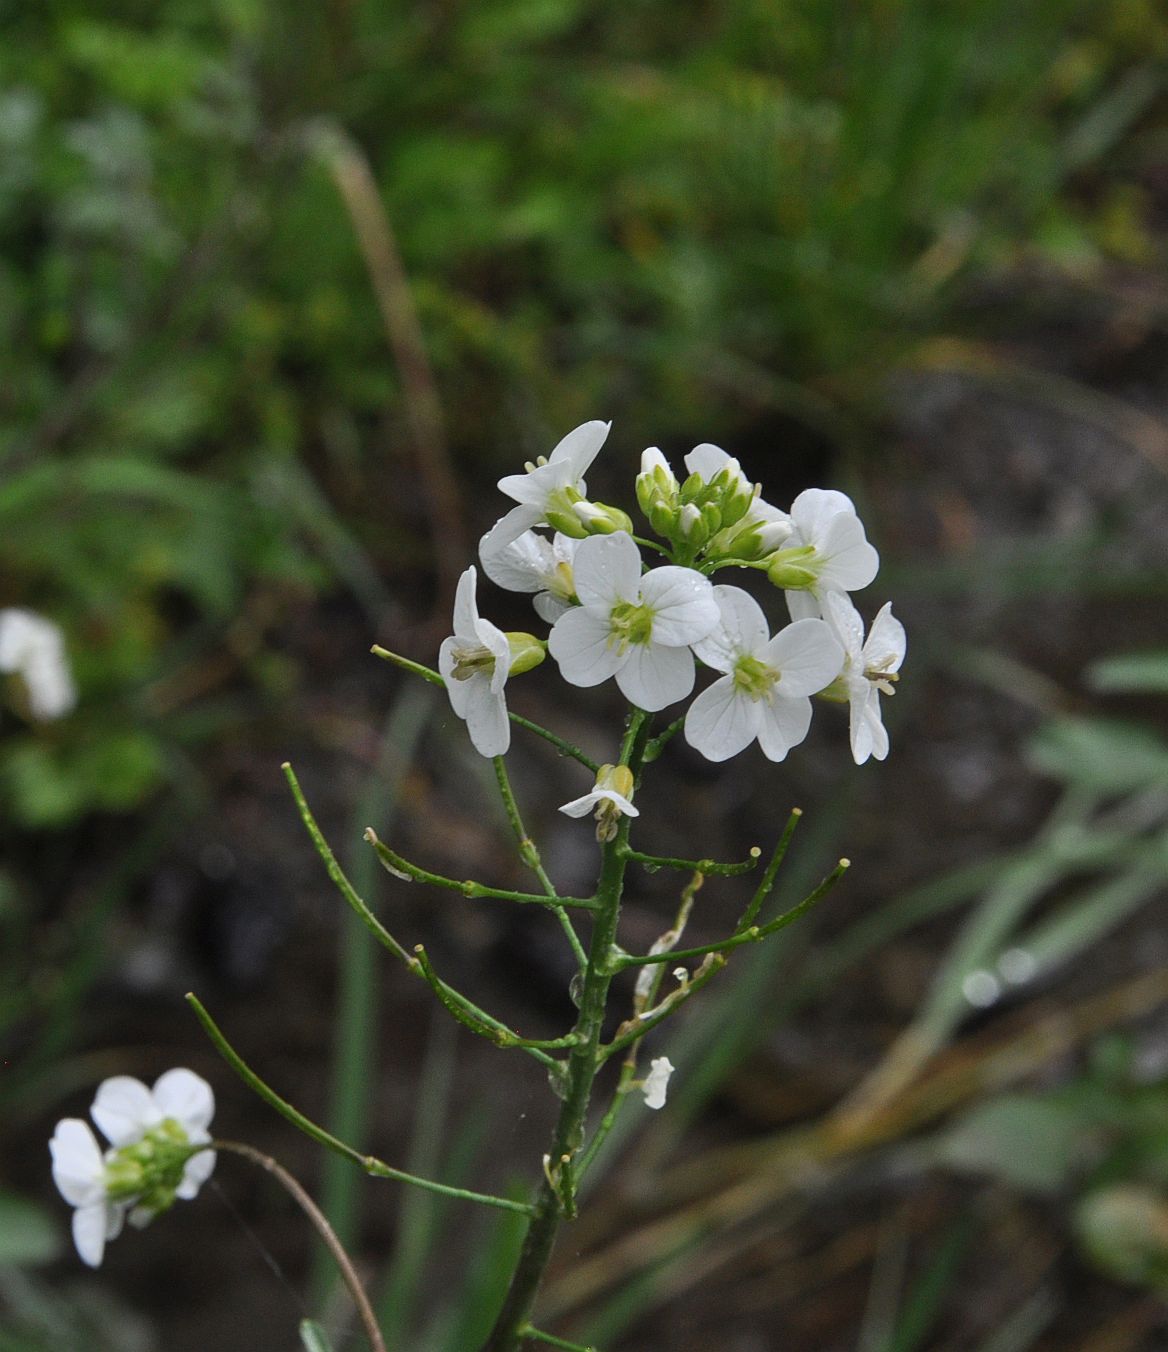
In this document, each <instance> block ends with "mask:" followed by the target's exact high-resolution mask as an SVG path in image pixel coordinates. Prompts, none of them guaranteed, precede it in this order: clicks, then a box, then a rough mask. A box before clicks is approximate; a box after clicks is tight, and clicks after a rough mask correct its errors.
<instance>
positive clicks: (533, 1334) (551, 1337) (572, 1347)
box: [519, 1324, 596, 1352]
mask: <svg viewBox="0 0 1168 1352" xmlns="http://www.w3.org/2000/svg"><path fill="white" fill-rule="evenodd" d="M519 1335H520V1337H522V1338H534V1339H535V1341H536V1342H537V1343H547V1345H548V1346H549V1347H561V1348H564V1349H565V1352H596V1348H594V1347H592V1346H591V1345H590V1344H589V1345H585V1344H584V1343H570V1342H569V1341H568V1340H567V1338H557V1337H556V1336H555V1334H554V1333H545V1332H544V1331H543V1329H537V1328H533V1327H532V1325H531V1324H524V1326H523V1327H522V1328H521V1329H520V1330H519Z"/></svg>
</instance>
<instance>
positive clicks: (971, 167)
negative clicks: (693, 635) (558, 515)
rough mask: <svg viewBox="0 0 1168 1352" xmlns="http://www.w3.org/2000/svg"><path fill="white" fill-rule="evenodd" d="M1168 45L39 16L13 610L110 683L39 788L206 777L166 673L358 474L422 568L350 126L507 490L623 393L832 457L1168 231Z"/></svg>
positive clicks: (739, 29)
mask: <svg viewBox="0 0 1168 1352" xmlns="http://www.w3.org/2000/svg"><path fill="white" fill-rule="evenodd" d="M1165 51H1168V20H1165V18H1164V16H1163V14H1162V13H1161V12H1159V11H1158V10H1157V9H1156V8H1155V7H1154V6H1152V5H1151V4H1149V3H1142V2H1141V0H1112V2H1111V3H1108V4H1104V5H1089V4H1085V3H1078V2H1077V0H1042V3H1038V4H1033V5H1027V6H1024V7H1022V8H1021V9H1019V8H1018V7H1016V6H1012V5H1008V4H1006V3H1005V0H958V2H957V3H952V2H950V3H944V4H942V3H939V2H938V0H900V3H892V4H890V3H885V2H883V0H881V2H880V3H877V0H866V2H865V3H862V4H858V5H854V6H849V7H847V8H846V9H836V8H834V7H830V6H821V5H814V4H805V3H798V2H797V0H788V3H784V4H778V5H775V4H770V3H763V0H743V2H742V3H737V4H734V5H730V6H714V5H695V6H687V7H684V8H683V9H681V10H678V9H677V7H675V6H668V7H667V6H665V5H663V4H661V3H639V4H635V5H624V6H605V7H601V8H599V9H598V8H596V7H595V6H588V5H584V4H583V3H580V0H489V2H488V3H478V4H474V5H465V4H461V5H460V4H455V5H433V6H408V7H397V6H383V5H377V4H374V3H371V2H369V0H366V2H365V3H353V4H341V3H333V4H326V5H316V4H309V3H307V0H294V2H293V3H288V4H282V5H275V4H271V3H266V2H265V0H219V2H218V3H216V4H213V5H206V6H196V5H191V4H190V3H188V0H165V3H162V4H159V5H154V6H149V7H147V6H144V5H142V4H141V3H138V2H137V0H113V3H110V4H108V5H103V6H102V7H101V8H100V10H98V9H96V8H95V7H94V6H93V5H91V4H87V3H81V2H78V0H58V3H54V4H53V5H49V6H24V7H20V8H19V9H14V10H13V11H12V13H11V14H10V15H9V16H8V19H7V24H6V42H5V44H4V48H3V51H0V350H2V351H3V352H4V354H5V355H4V357H3V362H4V373H3V375H4V378H3V380H0V604H3V603H21V604H28V605H33V606H39V607H41V608H43V609H45V610H46V611H47V612H48V613H50V614H51V615H53V616H54V617H55V618H57V619H58V620H60V621H61V622H62V623H63V624H64V625H65V627H66V628H67V630H68V632H69V635H70V639H71V646H72V651H73V654H74V658H75V660H76V662H77V665H78V668H79V677H80V680H81V684H82V689H83V696H84V698H83V705H82V713H81V714H79V715H78V716H77V719H76V720H75V721H74V722H73V723H72V724H70V726H69V727H67V728H63V729H60V730H52V731H51V732H47V733H42V736H41V739H40V740H39V741H38V742H37V743H36V745H35V746H32V745H29V744H28V743H27V740H26V739H22V738H20V737H14V736H11V735H6V736H5V738H4V742H3V749H2V751H0V792H3V794H4V797H5V800H6V801H7V803H8V804H9V809H10V810H11V811H13V812H15V814H16V816H17V818H18V819H21V820H23V821H25V822H27V823H29V824H32V825H37V826H54V825H59V824H63V823H67V822H68V821H70V820H73V819H76V818H77V817H78V816H80V815H83V814H84V813H86V812H88V811H93V810H110V809H113V810H117V809H123V808H130V807H133V806H135V805H136V804H138V803H140V802H142V801H143V800H144V799H145V798H146V797H147V796H148V795H149V794H151V793H152V792H153V791H154V790H155V789H157V787H158V786H159V785H160V784H161V783H163V782H165V781H166V780H167V779H168V778H170V779H172V780H173V778H174V776H175V774H176V773H177V771H176V768H175V767H176V764H177V762H178V760H180V759H181V757H179V756H178V754H177V752H176V748H175V747H174V745H173V744H172V742H173V735H174V730H173V728H172V726H171V725H170V724H169V723H168V722H167V720H166V719H165V718H161V717H160V716H159V713H160V709H161V708H166V709H169V708H170V707H171V703H170V702H169V701H166V700H157V699H156V700H154V701H153V702H152V701H151V700H150V699H148V698H143V692H144V691H147V690H149V688H150V687H151V683H152V682H156V681H159V680H162V679H163V678H165V677H167V676H168V675H173V673H174V671H175V669H176V667H178V668H183V669H185V668H186V667H188V666H189V665H190V664H191V663H192V662H195V661H197V659H198V654H199V652H200V651H206V650H207V649H208V648H210V647H212V646H214V645H216V644H218V643H221V642H222V640H223V635H224V631H225V629H226V628H227V626H228V625H229V624H230V623H231V622H232V620H233V618H234V617H236V616H238V614H239V613H240V611H241V608H242V607H243V605H244V600H245V597H247V596H248V595H250V594H252V593H254V591H255V590H256V589H257V588H263V587H265V586H273V587H275V588H276V589H277V591H281V594H284V593H285V592H286V589H287V588H289V587H291V588H298V589H300V591H301V593H302V594H304V593H307V594H312V592H314V591H316V590H319V589H321V588H324V587H327V586H329V585H331V583H332V582H334V581H335V575H336V573H337V572H338V571H343V570H338V568H337V560H336V557H335V555H330V554H329V551H328V550H327V549H323V548H322V547H321V542H320V539H319V538H316V537H315V536H314V530H319V527H318V525H317V522H316V518H317V516H318V515H319V513H320V511H322V510H323V511H327V510H330V507H329V504H331V507H332V508H335V509H336V510H337V512H338V515H339V517H340V519H343V520H345V521H346V522H347V523H350V525H351V529H352V531H353V532H354V537H355V546H356V548H357V549H358V551H361V550H363V551H365V552H366V553H367V554H368V555H369V556H370V557H371V558H372V560H373V562H374V564H375V565H376V564H377V563H379V562H380V563H381V564H383V565H385V566H387V567H389V568H394V567H397V568H400V567H402V566H404V565H405V564H407V563H409V562H411V561H413V562H417V561H418V560H419V557H420V555H419V552H418V543H417V540H416V536H417V521H416V520H415V516H416V513H417V511H418V510H419V509H418V504H417V502H416V500H415V499H416V496H417V494H416V490H415V489H414V487H413V486H412V484H411V485H409V486H408V487H407V489H406V491H405V492H402V491H391V490H390V488H389V485H390V483H391V482H393V479H394V475H395V474H397V475H399V476H400V475H401V474H402V473H403V468H404V466H406V465H407V464H408V458H407V456H408V439H407V435H406V432H405V430H404V429H405V426H406V422H405V419H404V414H403V393H402V389H401V387H400V384H399V381H398V379H397V375H396V373H395V372H394V370H393V369H392V366H391V363H390V361H389V360H388V358H387V354H386V347H385V341H384V336H383V333H382V330H381V325H380V321H379V317H378V314H377V311H376V307H375V304H374V300H373V296H372V292H371V289H370V287H369V285H368V281H367V278H366V276H365V274H364V271H363V266H362V263H361V260H360V256H359V254H358V252H357V249H356V247H355V245H354V240H353V232H352V229H351V227H350V223H349V221H348V220H347V218H346V216H345V211H344V208H343V205H342V203H341V201H340V200H339V198H338V195H337V193H336V191H335V189H334V186H333V184H332V182H331V181H330V178H329V176H328V174H327V172H326V171H325V168H324V166H323V165H322V164H321V163H320V161H319V158H318V157H316V156H315V155H314V154H313V153H312V151H311V149H310V147H311V146H312V145H313V144H317V142H316V141H314V137H313V134H312V133H313V129H314V127H315V126H317V125H319V123H320V122H321V121H322V120H324V121H326V122H327V121H330V120H331V121H333V122H335V123H338V124H340V125H342V126H344V127H345V128H346V129H347V130H348V131H350V132H351V133H352V134H353V135H354V136H355V137H356V139H357V141H358V143H359V144H361V145H362V146H363V147H364V149H365V150H366V152H367V154H368V156H369V159H370V162H371V164H372V166H373V169H374V171H375V175H376V177H377V180H378V182H379V184H380V185H381V188H382V190H383V197H384V201H385V202H386V204H387V206H388V210H389V213H390V217H391V219H392V221H393V224H394V227H395V229H396V231H397V233H398V235H399V238H400V242H401V247H402V251H403V254H404V257H405V262H406V267H407V271H408V274H409V276H410V279H411V282H412V285H413V288H414V291H415V295H416V299H417V303H418V305H419V307H420V311H421V319H422V324H423V329H424V332H425V335H426V339H427V342H428V344H429V348H430V353H431V357H432V360H433V362H434V364H435V367H436V369H437V372H438V377H439V382H440V385H441V388H442V392H443V395H444V398H445V404H446V409H447V414H448V419H449V423H450V436H451V441H452V444H453V447H454V451H455V454H456V456H457V458H458V460H459V462H460V464H461V465H462V466H463V468H464V469H465V470H466V471H467V475H468V476H469V477H470V478H471V479H472V481H473V480H474V479H476V478H482V477H486V476H488V475H492V474H493V473H494V472H495V470H496V468H497V467H499V466H502V465H504V464H510V463H511V462H512V461H513V460H514V458H515V453H516V450H517V449H522V451H523V452H524V453H537V452H539V451H542V450H546V448H547V446H548V445H549V444H550V443H551V441H552V440H554V439H555V437H556V436H557V435H559V434H560V433H562V431H563V430H564V429H565V428H567V427H569V426H571V425H573V424H574V423H576V422H578V421H580V420H582V419H584V418H587V417H594V416H596V415H597V414H598V413H605V414H612V415H613V416H616V417H618V418H619V419H620V427H621V434H622V437H625V438H629V439H630V441H631V444H633V445H637V444H644V441H645V440H668V439H670V438H675V437H676V438H682V439H684V438H688V437H691V436H692V435H693V434H694V429H696V428H699V427H702V428H708V427H709V426H711V424H713V425H715V426H717V427H718V428H719V429H721V430H720V433H719V435H720V436H722V437H724V438H725V439H726V440H727V441H728V442H732V441H733V439H734V438H735V437H741V438H750V439H753V440H754V441H757V442H761V443H762V444H761V446H760V447H759V450H760V452H761V453H762V454H763V456H764V457H765V454H766V452H768V451H769V452H772V453H777V452H778V451H779V450H780V449H782V448H783V447H782V445H781V442H782V439H783V438H784V437H785V438H786V441H787V443H788V449H793V450H794V452H795V453H796V455H797V453H798V447H799V446H800V445H801V444H805V442H806V438H807V435H811V437H812V438H813V439H822V438H823V437H825V436H826V437H827V439H828V440H829V441H834V442H839V441H840V440H846V439H847V438H848V437H849V436H850V434H851V433H850V429H851V428H853V427H854V415H855V414H856V413H857V411H862V410H864V409H865V408H871V407H872V400H873V399H874V398H875V396H876V395H877V393H878V391H879V387H880V380H881V378H882V377H883V375H884V374H885V373H886V372H887V371H888V370H889V369H890V367H891V366H892V365H894V364H895V363H896V362H897V361H898V360H900V359H902V358H903V357H905V355H906V354H907V353H909V352H910V351H911V350H912V349H913V347H914V345H915V344H917V343H919V342H920V341H921V340H922V339H925V338H928V337H929V336H930V335H933V334H935V333H937V332H939V331H940V329H941V327H942V326H944V325H945V324H947V323H949V322H951V321H952V320H953V318H954V310H953V306H954V304H955V302H956V301H957V300H958V299H959V298H960V297H961V296H962V294H963V288H965V287H966V286H967V284H968V283H969V282H970V281H971V280H978V279H984V278H986V277H987V276H992V275H994V274H995V272H997V271H1000V270H1001V269H1003V268H1006V267H1009V266H1011V265H1013V264H1015V263H1017V262H1018V261H1019V260H1020V259H1023V258H1026V257H1031V258H1035V259H1041V260H1044V261H1045V262H1047V263H1049V264H1051V265H1062V266H1072V267H1074V268H1078V269H1082V268H1084V267H1088V266H1090V264H1091V262H1092V260H1096V261H1097V260H1098V259H1100V258H1101V257H1103V256H1105V255H1106V254H1108V253H1111V254H1113V255H1115V254H1118V255H1120V256H1129V257H1130V256H1142V257H1147V256H1148V254H1149V251H1150V250H1151V248H1152V245H1151V243H1150V242H1149V239H1148V237H1147V231H1146V229H1145V227H1144V225H1143V217H1144V212H1143V208H1142V207H1141V202H1142V200H1143V199H1142V197H1141V194H1142V193H1143V191H1144V189H1143V188H1142V186H1141V178H1140V174H1141V161H1140V158H1139V153H1138V141H1133V140H1132V138H1131V137H1129V135H1128V133H1129V132H1130V131H1131V130H1132V128H1133V127H1134V126H1137V125H1138V124H1139V123H1140V119H1141V118H1145V120H1146V119H1147V116H1148V110H1149V107H1150V105H1151V102H1152V99H1153V97H1154V95H1155V94H1156V92H1157V91H1158V89H1159V79H1158V76H1157V74H1156V72H1157V70H1158V67H1157V65H1156V61H1157V59H1158V58H1159V57H1162V56H1163V54H1164V52H1165ZM1084 184H1089V187H1090V191H1089V192H1084V191H1083V187H1084ZM801 429H802V430H801ZM305 470H307V471H308V472H309V474H310V475H311V480H310V481H309V482H310V484H312V489H311V491H310V493H309V494H308V495H307V496H306V495H305V494H304V493H302V492H300V491H299V487H298V486H299V485H301V484H303V483H304V478H303V476H304V471H305ZM765 470H766V466H765V465H761V466H759V472H760V473H763V472H765ZM796 472H797V471H796ZM315 485H319V486H320V488H321V489H323V493H322V494H321V495H320V496H319V497H313V496H312V492H315ZM322 555H323V556H324V558H325V559H327V560H328V561H327V562H322V561H320V556H322ZM281 589H283V591H282V590H281ZM184 643H185V645H186V646H185V648H184V647H183V644H184ZM260 646H261V647H262V644H261V645H260ZM261 665H262V664H261V662H260V661H259V660H258V659H257V661H255V662H252V663H251V664H250V667H251V668H252V669H251V670H250V671H249V673H248V674H249V675H251V676H252V677H254V678H255V679H257V680H258V681H259V683H260V684H261V686H262V685H263V684H264V681H265V679H268V678H271V677H272V676H273V673H272V671H271V670H267V671H266V672H265V671H263V670H259V668H260V667H261ZM243 666H244V667H245V668H246V667H248V666H249V664H248V663H247V662H245V663H243ZM276 674H277V676H278V674H279V673H276ZM285 674H286V673H285ZM215 731H216V728H215V725H214V724H213V723H212V725H211V726H209V727H207V726H202V725H200V727H199V728H198V730H197V731H192V734H191V735H192V736H194V737H195V738H196V740H197V739H198V738H199V737H203V736H207V735H214V733H215Z"/></svg>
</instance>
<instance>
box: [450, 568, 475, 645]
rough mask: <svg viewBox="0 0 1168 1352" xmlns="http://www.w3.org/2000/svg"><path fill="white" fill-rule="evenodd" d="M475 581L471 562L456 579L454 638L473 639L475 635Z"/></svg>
mask: <svg viewBox="0 0 1168 1352" xmlns="http://www.w3.org/2000/svg"><path fill="white" fill-rule="evenodd" d="M475 581H476V576H475V569H474V564H473V563H472V564H471V566H470V567H469V568H468V569H467V570H466V572H465V573H463V575H462V576H461V577H460V578H459V579H458V587H457V588H456V589H455V592H454V636H455V638H462V639H473V638H474V637H475V623H476V622H477V620H478V618H479V608H478V605H477V604H476V602H475Z"/></svg>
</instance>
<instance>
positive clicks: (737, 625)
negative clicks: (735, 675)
mask: <svg viewBox="0 0 1168 1352" xmlns="http://www.w3.org/2000/svg"><path fill="white" fill-rule="evenodd" d="M714 600H715V601H716V602H717V605H718V615H719V623H718V624H716V625H715V626H714V628H713V630H712V631H711V632H710V633H709V634H708V635H707V636H706V637H705V638H704V639H700V640H699V641H698V642H697V643H695V644H694V645H693V650H694V652H695V653H696V654H697V655H698V657H700V658H701V660H702V661H703V662H704V663H705V664H706V665H707V666H708V667H714V668H716V669H717V670H718V671H731V670H733V667H734V663H735V662H736V661H737V659H738V658H739V657H742V656H745V655H749V654H753V653H756V652H758V650H759V649H760V648H761V647H762V646H763V644H765V643H766V642H767V640H768V639H769V638H770V634H771V631H770V629H769V627H768V626H767V618H766V616H765V615H764V614H763V611H762V607H761V606H760V605H759V604H758V602H757V601H756V600H755V599H754V597H753V596H751V595H750V593H749V592H745V591H743V590H742V588H741V587H728V586H717V587H715V588H714Z"/></svg>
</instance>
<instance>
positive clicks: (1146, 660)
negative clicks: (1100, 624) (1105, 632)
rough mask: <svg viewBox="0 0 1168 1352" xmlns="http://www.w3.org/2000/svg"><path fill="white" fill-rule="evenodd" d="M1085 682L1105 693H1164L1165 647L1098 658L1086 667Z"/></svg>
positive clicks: (1167, 675)
mask: <svg viewBox="0 0 1168 1352" xmlns="http://www.w3.org/2000/svg"><path fill="white" fill-rule="evenodd" d="M1087 684H1088V685H1089V686H1090V687H1091V689H1092V690H1098V691H1100V693H1102V694H1105V695H1113V694H1129V693H1133V692H1136V691H1140V692H1144V691H1151V692H1154V693H1155V694H1168V649H1164V648H1161V649H1157V650H1154V651H1151V652H1138V653H1117V654H1116V655H1115V656H1114V657H1104V658H1101V659H1100V661H1098V662H1092V664H1091V665H1090V666H1089V667H1088V668H1087Z"/></svg>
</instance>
